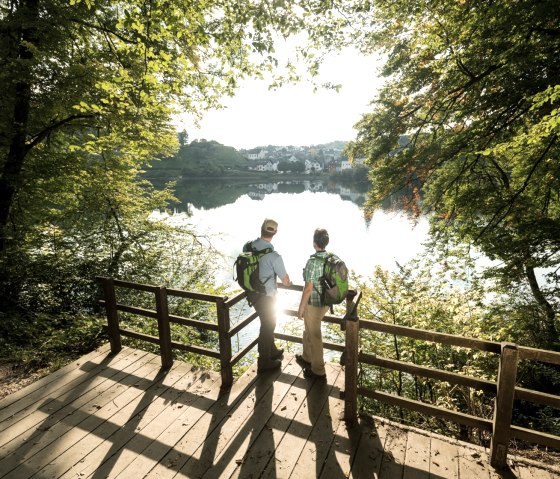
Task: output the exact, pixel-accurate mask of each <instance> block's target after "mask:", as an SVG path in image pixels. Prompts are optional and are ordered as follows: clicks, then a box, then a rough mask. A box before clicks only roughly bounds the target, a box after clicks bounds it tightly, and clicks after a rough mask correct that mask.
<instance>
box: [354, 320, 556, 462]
mask: <svg viewBox="0 0 560 479" xmlns="http://www.w3.org/2000/svg"><path fill="white" fill-rule="evenodd" d="M346 319H347V321H346V345H347V350H346V354H347V356H346V387H345V401H346V403H347V405H348V406H347V409H346V415H345V419H346V420H347V421H353V420H355V417H356V408H357V402H358V396H364V397H368V398H371V399H375V400H378V401H383V402H385V403H387V404H391V405H394V406H398V407H402V408H405V409H409V410H412V411H417V412H420V413H422V414H426V415H431V416H434V417H437V418H440V419H444V420H449V421H453V422H455V423H459V424H463V425H466V426H471V427H475V428H479V429H482V430H485V431H488V432H490V433H491V434H492V441H491V447H490V463H491V465H492V466H494V467H496V468H501V467H504V466H505V465H506V459H507V452H508V443H509V441H510V439H512V438H517V439H521V440H525V441H528V442H533V443H537V444H540V445H545V446H550V447H553V448H556V449H560V437H558V436H553V435H551V434H546V433H544V432H539V431H534V430H531V429H526V428H521V427H518V426H513V425H511V419H512V411H513V405H514V400H515V399H521V400H525V401H532V402H536V403H540V404H544V405H548V406H552V407H555V408H558V409H560V396H556V395H551V394H546V393H542V392H538V391H532V390H528V389H524V388H520V387H517V386H516V382H517V366H518V362H519V361H520V360H538V361H544V362H548V363H552V364H557V365H560V353H556V352H552V351H544V350H537V349H532V348H526V347H522V346H518V345H516V344H512V343H498V342H494V341H485V340H480V339H474V338H464V337H460V336H455V335H451V334H443V333H438V332H434V331H425V330H420V329H415V328H409V327H405V326H398V325H394V324H387V323H382V322H379V321H372V320H363V319H359V318H358V317H357V315H353V316H349V317H348V318H346ZM360 330H371V331H376V332H379V333H387V334H393V335H395V336H406V337H409V338H414V339H419V340H424V341H430V342H434V343H439V344H446V345H453V346H459V347H464V348H468V349H476V350H479V351H486V352H489V353H494V354H498V355H499V356H500V360H499V369H498V374H497V381H496V382H493V381H487V380H483V379H479V378H475V377H470V376H466V375H462V374H456V373H451V372H449V371H443V370H440V369H435V368H427V367H423V366H418V365H415V364H412V363H408V362H404V361H396V360H393V359H387V358H382V357H378V356H375V355H373V354H368V353H367V352H364V351H361V350H359V348H358V344H359V334H360ZM359 363H363V364H369V365H375V366H378V367H382V368H388V369H391V370H394V371H401V372H406V373H409V374H412V375H416V376H422V377H426V378H431V379H436V380H440V381H447V382H449V383H452V384H459V385H462V386H468V387H471V388H474V389H476V390H480V391H485V392H489V393H494V394H495V395H496V399H495V403H494V416H493V418H492V419H491V420H490V419H486V418H482V417H478V416H473V415H469V414H464V413H460V412H457V411H452V410H448V409H444V408H441V407H437V406H433V405H430V404H426V403H423V402H420V401H414V400H411V399H407V398H404V397H401V396H395V395H392V394H387V393H384V392H382V391H375V390H371V389H367V388H363V387H358V385H357V383H356V381H355V378H356V377H357V376H358V364H359Z"/></svg>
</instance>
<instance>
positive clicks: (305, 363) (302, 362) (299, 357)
mask: <svg viewBox="0 0 560 479" xmlns="http://www.w3.org/2000/svg"><path fill="white" fill-rule="evenodd" d="M296 363H298V364H299V365H300V366H301V367H302V368H303V369H306V368H311V363H310V362H309V361H306V360H305V359H303V356H302V355H301V354H296Z"/></svg>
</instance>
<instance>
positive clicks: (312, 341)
mask: <svg viewBox="0 0 560 479" xmlns="http://www.w3.org/2000/svg"><path fill="white" fill-rule="evenodd" d="M328 309H329V307H328V306H319V307H317V306H311V305H310V304H308V305H307V306H306V307H305V311H304V313H303V323H304V325H305V329H304V331H303V354H302V356H303V359H305V360H306V361H308V362H310V363H311V371H313V372H314V373H315V374H319V375H321V376H322V375H323V374H325V360H324V359H323V337H322V335H321V321H322V319H323V317H324V316H325V314H327V311H328Z"/></svg>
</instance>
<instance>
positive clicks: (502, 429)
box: [490, 343, 519, 469]
mask: <svg viewBox="0 0 560 479" xmlns="http://www.w3.org/2000/svg"><path fill="white" fill-rule="evenodd" d="M518 356H519V352H518V349H517V345H516V344H513V343H502V353H501V356H500V366H499V368H500V369H499V371H498V382H497V392H496V401H495V404H494V426H493V432H492V441H491V443H490V465H491V466H492V467H494V468H496V469H501V468H504V467H505V466H506V464H507V452H508V442H509V438H510V426H511V417H512V411H513V399H514V396H515V383H516V380H517V360H518Z"/></svg>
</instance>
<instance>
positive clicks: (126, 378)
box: [0, 345, 560, 479]
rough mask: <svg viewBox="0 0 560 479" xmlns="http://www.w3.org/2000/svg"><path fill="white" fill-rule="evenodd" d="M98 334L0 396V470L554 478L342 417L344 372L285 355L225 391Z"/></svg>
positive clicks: (538, 467)
mask: <svg viewBox="0 0 560 479" xmlns="http://www.w3.org/2000/svg"><path fill="white" fill-rule="evenodd" d="M160 364H161V363H160V358H159V357H158V356H156V355H154V354H151V353H146V352H143V351H139V350H135V349H131V348H124V349H123V350H122V351H121V352H120V353H119V354H118V355H114V356H113V355H110V354H109V347H108V345H106V346H104V347H102V348H100V349H98V350H96V351H93V352H92V353H90V354H88V355H87V356H84V357H83V358H81V359H80V360H78V361H75V362H74V363H72V364H69V365H68V366H66V367H64V368H62V369H60V370H58V371H57V372H55V373H53V374H51V375H49V376H46V377H44V378H42V379H40V380H39V381H36V382H35V383H33V384H30V385H29V386H27V387H26V388H24V389H22V390H20V391H18V392H16V393H14V394H11V395H9V396H7V397H5V398H4V399H2V400H0V478H3V479H4V478H5V479H26V478H31V477H33V478H53V479H54V478H61V479H62V478H64V479H70V478H94V479H101V478H117V477H118V478H121V479H139V478H142V477H149V478H151V477H154V478H155V477H157V478H172V477H175V478H182V477H188V478H194V477H196V478H205V479H212V478H215V479H218V478H219V479H222V478H232V479H233V478H268V479H273V478H286V479H287V478H294V479H296V478H301V479H307V478H312V477H316V478H324V479H338V478H346V477H352V478H355V479H364V478H377V479H466V478H473V479H487V478H488V479H494V478H499V477H503V478H518V479H528V478H531V479H560V468H558V467H551V466H545V465H542V464H539V463H536V462H531V461H527V460H523V459H520V458H512V459H511V460H510V466H511V467H510V468H509V469H508V470H507V471H504V472H502V473H498V472H496V471H494V470H493V469H492V468H491V467H489V465H488V453H487V451H486V450H485V449H484V448H481V447H476V446H473V445H471V444H467V443H461V442H459V441H455V440H452V439H448V438H445V437H443V436H439V435H434V434H429V433H426V432H423V431H420V430H417V429H413V428H405V427H401V426H399V425H397V424H394V423H391V422H389V421H386V420H382V419H380V418H374V419H373V420H360V421H359V423H358V424H357V425H356V426H354V427H351V428H348V427H347V426H346V424H345V423H344V421H342V414H343V407H344V402H343V401H342V400H341V399H340V397H339V393H340V391H341V390H342V389H343V383H344V372H343V371H342V369H341V368H340V366H339V365H336V364H327V381H320V380H315V381H310V380H308V379H305V378H304V377H303V375H302V371H301V368H300V367H299V366H298V365H297V363H296V361H295V359H294V358H293V357H291V356H286V358H285V359H284V361H283V365H282V369H281V370H278V371H272V372H268V373H265V374H257V373H256V370H255V367H252V368H250V369H249V370H248V371H247V372H246V373H245V374H244V375H243V376H242V377H241V378H239V379H238V380H237V381H236V382H235V383H234V385H233V387H232V388H231V390H229V391H227V392H220V377H219V375H217V374H216V373H213V372H208V371H206V370H203V369H201V368H197V367H194V366H192V365H189V364H186V363H182V362H179V361H176V362H175V363H174V365H173V367H172V368H171V369H170V370H169V371H162V370H161V368H160Z"/></svg>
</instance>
